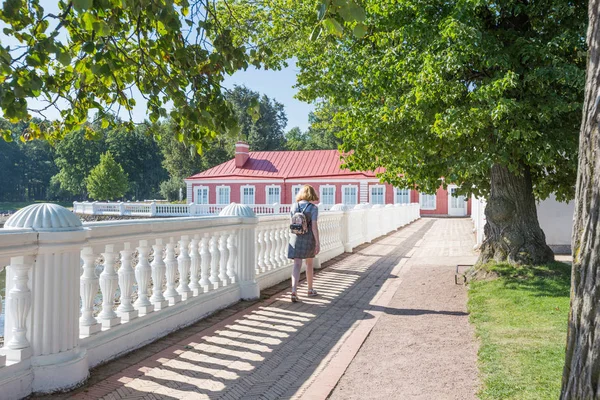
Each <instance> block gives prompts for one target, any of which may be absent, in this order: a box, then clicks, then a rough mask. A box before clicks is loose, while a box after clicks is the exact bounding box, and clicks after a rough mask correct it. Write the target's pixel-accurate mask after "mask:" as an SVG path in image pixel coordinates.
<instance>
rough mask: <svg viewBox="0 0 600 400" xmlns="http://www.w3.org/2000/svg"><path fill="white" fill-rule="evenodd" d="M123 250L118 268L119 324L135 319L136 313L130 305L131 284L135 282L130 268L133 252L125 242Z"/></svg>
mask: <svg viewBox="0 0 600 400" xmlns="http://www.w3.org/2000/svg"><path fill="white" fill-rule="evenodd" d="M124 246H125V247H124V249H123V250H121V268H119V289H120V291H121V299H120V303H121V304H119V307H117V315H118V316H119V317H121V322H129V321H131V320H132V319H135V318H137V316H138V312H137V310H136V309H135V308H133V304H132V303H131V294H132V293H133V283H134V281H135V272H134V270H133V268H132V267H131V259H132V255H133V251H132V250H131V247H130V246H131V244H130V243H129V242H126V243H125V245H124Z"/></svg>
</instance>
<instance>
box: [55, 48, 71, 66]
mask: <svg viewBox="0 0 600 400" xmlns="http://www.w3.org/2000/svg"><path fill="white" fill-rule="evenodd" d="M56 59H57V60H58V61H59V62H60V63H61V64H62V65H64V66H65V67H66V66H67V65H70V64H71V55H70V54H69V53H68V52H66V51H64V50H60V51H59V52H58V53H56Z"/></svg>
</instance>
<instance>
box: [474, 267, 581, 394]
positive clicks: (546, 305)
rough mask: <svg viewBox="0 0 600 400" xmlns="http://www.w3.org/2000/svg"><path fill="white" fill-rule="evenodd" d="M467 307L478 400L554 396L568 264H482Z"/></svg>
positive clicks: (562, 342)
mask: <svg viewBox="0 0 600 400" xmlns="http://www.w3.org/2000/svg"><path fill="white" fill-rule="evenodd" d="M483 268H485V269H486V270H487V271H491V272H494V273H495V274H497V278H496V279H492V280H482V281H474V282H472V283H471V285H470V290H469V312H470V319H471V322H472V323H473V324H474V325H475V327H476V331H477V335H478V336H479V338H480V341H481V347H480V349H479V368H480V372H481V374H482V380H483V384H484V385H483V388H482V389H481V391H480V392H479V397H480V398H481V399H519V400H525V399H536V400H538V399H557V398H558V397H559V392H560V381H561V374H562V368H563V363H564V351H565V341H566V334H567V317H568V312H569V292H570V270H571V268H570V266H569V265H567V264H564V263H551V264H548V265H544V266H535V267H534V266H527V267H519V268H517V267H513V266H510V265H508V264H488V265H486V266H484V267H483Z"/></svg>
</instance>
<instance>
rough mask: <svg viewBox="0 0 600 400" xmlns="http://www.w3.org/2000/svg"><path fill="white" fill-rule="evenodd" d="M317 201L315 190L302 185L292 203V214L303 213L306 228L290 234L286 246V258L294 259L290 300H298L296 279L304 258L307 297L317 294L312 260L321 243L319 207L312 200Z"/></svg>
mask: <svg viewBox="0 0 600 400" xmlns="http://www.w3.org/2000/svg"><path fill="white" fill-rule="evenodd" d="M317 201H319V196H317V192H315V189H314V188H313V187H312V186H310V185H304V186H303V187H302V189H300V192H298V195H297V196H296V204H294V205H292V211H291V213H292V216H293V215H294V214H296V213H297V212H300V213H302V214H304V217H305V218H306V222H307V227H308V230H307V231H306V233H304V234H298V235H296V234H293V233H292V234H291V237H290V244H289V246H288V258H290V259H293V260H294V269H293V270H292V301H293V302H294V303H295V302H297V301H298V294H297V289H298V281H299V280H300V269H301V268H302V260H306V283H307V285H308V292H307V296H308V297H314V296H316V295H317V291H316V290H314V289H313V274H314V269H313V267H314V265H313V261H314V258H315V256H316V255H317V254H319V251H320V250H321V245H320V243H319V227H318V225H317V219H318V218H319V208H318V207H317V206H316V205H315V204H313V202H317Z"/></svg>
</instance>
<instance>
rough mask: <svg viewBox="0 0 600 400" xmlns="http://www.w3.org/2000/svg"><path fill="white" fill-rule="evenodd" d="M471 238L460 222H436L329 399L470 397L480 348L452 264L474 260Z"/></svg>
mask: <svg viewBox="0 0 600 400" xmlns="http://www.w3.org/2000/svg"><path fill="white" fill-rule="evenodd" d="M469 233H470V222H469V221H468V220H466V219H463V220H456V219H439V220H437V221H436V223H435V224H434V225H433V227H432V228H431V229H430V231H429V232H428V233H427V234H426V235H425V239H424V240H423V242H422V243H420V244H417V246H416V247H415V251H414V253H413V254H412V255H411V257H410V259H409V260H408V262H407V264H406V268H404V269H403V271H402V273H401V274H400V276H399V277H398V279H401V280H402V281H401V283H400V285H399V287H398V289H397V291H396V293H395V294H394V296H393V298H392V300H391V301H390V303H389V304H388V305H387V307H385V309H384V314H383V315H382V316H381V318H380V319H379V320H378V322H377V324H376V325H375V327H374V328H373V330H372V331H371V333H370V334H369V336H368V337H367V339H366V340H365V342H364V343H363V345H362V347H361V348H360V350H359V351H358V353H357V354H356V356H355V358H354V359H353V360H352V362H351V363H350V365H349V367H348V368H347V369H346V371H345V373H344V375H343V376H342V378H341V379H340V381H339V382H338V384H337V386H336V387H335V389H334V390H333V392H332V393H331V394H330V396H329V398H330V399H333V400H353V399H361V400H364V399H403V400H407V399H436V400H441V399H460V400H466V399H475V398H476V392H477V390H478V388H479V384H480V383H479V378H478V371H477V349H478V345H477V342H476V340H475V333H474V328H473V327H472V326H471V325H470V324H469V321H468V314H467V313H466V311H467V310H466V303H467V293H466V288H465V286H462V285H456V284H455V283H454V273H455V268H456V264H459V263H466V264H472V263H473V262H474V261H475V260H476V255H475V254H474V253H473V252H472V250H471V249H472V246H473V242H472V241H471V240H470V239H471V237H472V235H470V234H469ZM452 237H454V238H456V240H455V241H452V240H451V239H449V238H452Z"/></svg>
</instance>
